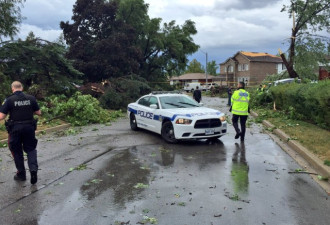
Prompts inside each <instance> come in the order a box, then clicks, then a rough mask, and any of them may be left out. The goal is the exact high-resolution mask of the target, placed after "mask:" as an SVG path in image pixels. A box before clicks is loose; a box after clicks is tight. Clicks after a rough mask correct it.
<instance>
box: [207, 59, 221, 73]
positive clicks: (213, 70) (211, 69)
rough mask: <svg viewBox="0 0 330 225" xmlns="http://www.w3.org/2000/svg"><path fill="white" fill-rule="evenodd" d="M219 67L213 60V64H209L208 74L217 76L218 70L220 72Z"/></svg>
mask: <svg viewBox="0 0 330 225" xmlns="http://www.w3.org/2000/svg"><path fill="white" fill-rule="evenodd" d="M218 68H219V66H218V65H217V63H216V62H215V61H214V60H212V61H211V62H208V63H207V74H210V75H217V70H218Z"/></svg>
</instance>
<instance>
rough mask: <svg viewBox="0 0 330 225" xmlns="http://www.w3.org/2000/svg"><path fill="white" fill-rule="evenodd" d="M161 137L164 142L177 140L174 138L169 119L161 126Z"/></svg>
mask: <svg viewBox="0 0 330 225" xmlns="http://www.w3.org/2000/svg"><path fill="white" fill-rule="evenodd" d="M162 137H163V138H164V140H165V141H166V142H169V143H176V142H177V141H178V140H176V139H175V135H174V128H173V125H172V123H171V122H170V121H166V122H165V123H164V124H163V126H162Z"/></svg>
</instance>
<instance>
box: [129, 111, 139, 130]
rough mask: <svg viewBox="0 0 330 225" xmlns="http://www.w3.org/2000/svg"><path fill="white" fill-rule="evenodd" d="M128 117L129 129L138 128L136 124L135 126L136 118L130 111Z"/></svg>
mask: <svg viewBox="0 0 330 225" xmlns="http://www.w3.org/2000/svg"><path fill="white" fill-rule="evenodd" d="M129 119H130V125H131V129H132V130H138V129H139V128H138V126H137V122H136V118H135V115H134V114H133V113H131V115H130V116H129Z"/></svg>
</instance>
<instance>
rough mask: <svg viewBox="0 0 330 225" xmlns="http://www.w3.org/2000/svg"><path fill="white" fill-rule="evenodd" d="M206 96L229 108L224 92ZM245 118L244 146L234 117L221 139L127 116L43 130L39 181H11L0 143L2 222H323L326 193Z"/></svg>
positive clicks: (211, 103) (328, 203)
mask: <svg viewBox="0 0 330 225" xmlns="http://www.w3.org/2000/svg"><path fill="white" fill-rule="evenodd" d="M202 102H203V103H204V104H205V105H206V106H208V107H212V108H218V109H219V108H220V110H221V111H224V112H226V113H227V114H228V108H227V107H226V106H225V104H226V103H227V99H219V98H209V97H203V100H202ZM249 124H251V125H250V127H249V128H248V129H247V135H246V142H245V145H243V144H241V143H240V142H238V141H237V142H236V140H235V139H234V129H233V127H232V126H231V125H230V124H229V128H228V132H229V133H228V134H227V135H225V136H223V137H221V138H220V139H219V141H217V142H207V141H205V140H199V141H189V142H180V143H179V144H167V143H166V142H165V141H163V140H162V138H161V137H160V136H159V135H156V134H153V133H150V132H147V131H143V130H140V131H137V132H134V131H131V130H130V127H129V120H128V119H127V118H122V119H120V120H118V121H117V122H114V123H113V124H112V125H111V126H105V125H93V126H87V127H83V128H81V130H80V131H79V132H77V133H75V132H72V133H73V134H71V135H66V134H64V132H57V133H55V134H47V135H44V136H41V137H39V138H38V139H39V144H38V160H39V167H40V171H39V181H38V183H37V185H35V186H31V185H30V182H29V176H28V180H27V181H26V182H16V181H14V180H13V176H14V174H15V165H14V162H13V160H12V158H11V155H10V152H9V150H8V148H2V149H0V159H1V160H0V192H1V194H0V224H1V225H7V224H8V225H9V224H20V225H37V224H39V225H48V224H49V225H58V224H70V225H80V224H88V225H90V224H98V225H99V224H100V225H103V224H104V225H109V224H113V225H121V224H152V223H156V222H157V224H160V225H185V224H186V225H194V224H196V225H197V224H200V225H212V224H213V225H217V224H251V225H257V224H260V225H263V224H267V225H272V224H274V225H278V224H281V225H287V224H290V225H310V224H317V225H327V224H329V221H330V214H329V212H330V200H329V197H328V196H327V194H326V192H325V191H324V190H323V189H321V188H320V186H319V185H318V184H317V183H315V182H314V181H313V179H312V178H311V177H310V176H309V175H308V174H289V173H288V172H289V171H295V170H296V169H299V168H300V166H299V165H298V164H297V163H296V162H295V161H294V160H293V159H292V158H291V157H290V156H288V155H287V154H286V153H285V152H284V151H283V150H282V149H281V148H280V147H279V146H278V145H277V144H276V143H275V142H274V141H273V140H272V139H271V138H270V137H269V135H268V134H265V133H264V132H263V129H262V127H261V125H257V124H254V123H252V122H249ZM85 165H86V166H85ZM73 168H76V169H75V170H73ZM28 174H29V173H28Z"/></svg>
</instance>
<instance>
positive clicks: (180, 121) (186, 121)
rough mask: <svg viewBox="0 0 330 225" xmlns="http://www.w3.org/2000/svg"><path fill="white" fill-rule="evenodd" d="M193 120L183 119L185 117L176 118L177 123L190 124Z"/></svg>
mask: <svg viewBox="0 0 330 225" xmlns="http://www.w3.org/2000/svg"><path fill="white" fill-rule="evenodd" d="M191 122H192V120H189V119H183V118H179V119H177V120H176V122H175V123H176V124H184V125H189V124H191Z"/></svg>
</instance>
